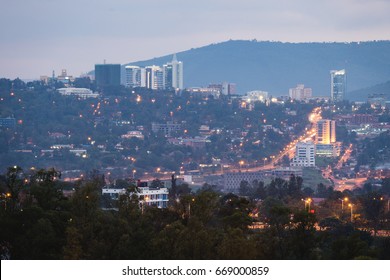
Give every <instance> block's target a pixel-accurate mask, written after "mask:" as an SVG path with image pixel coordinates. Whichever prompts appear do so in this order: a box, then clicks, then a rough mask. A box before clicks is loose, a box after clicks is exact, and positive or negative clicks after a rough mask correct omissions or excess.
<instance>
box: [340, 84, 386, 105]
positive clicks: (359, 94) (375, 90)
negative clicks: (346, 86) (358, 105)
mask: <svg viewBox="0 0 390 280" xmlns="http://www.w3.org/2000/svg"><path fill="white" fill-rule="evenodd" d="M373 94H383V95H384V96H385V97H386V99H387V100H390V81H387V82H385V83H381V84H378V85H374V86H371V87H367V88H364V89H358V90H354V91H351V92H348V94H347V99H349V100H351V101H366V100H367V98H368V96H369V95H373Z"/></svg>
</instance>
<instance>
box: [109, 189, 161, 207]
mask: <svg viewBox="0 0 390 280" xmlns="http://www.w3.org/2000/svg"><path fill="white" fill-rule="evenodd" d="M102 194H103V195H108V196H110V197H111V198H112V199H118V198H119V196H120V195H125V194H126V189H119V188H109V187H105V188H103V189H102ZM135 194H136V195H137V196H138V198H139V199H140V207H144V206H155V207H157V208H167V207H168V194H169V191H168V189H167V188H150V187H138V192H136V193H135ZM129 195H132V194H129Z"/></svg>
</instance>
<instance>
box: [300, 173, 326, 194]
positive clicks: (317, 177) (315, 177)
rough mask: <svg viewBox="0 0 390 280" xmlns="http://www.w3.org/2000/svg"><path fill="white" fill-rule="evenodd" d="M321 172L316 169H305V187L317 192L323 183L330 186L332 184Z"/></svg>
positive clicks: (303, 175) (303, 174)
mask: <svg viewBox="0 0 390 280" xmlns="http://www.w3.org/2000/svg"><path fill="white" fill-rule="evenodd" d="M321 173H322V172H321V170H317V169H315V168H309V167H307V168H303V172H302V178H303V186H304V188H305V187H309V188H312V189H313V190H316V188H317V185H318V184H320V183H322V184H324V185H325V186H330V184H331V183H330V182H329V181H328V180H326V179H324V178H323V177H322V174H321Z"/></svg>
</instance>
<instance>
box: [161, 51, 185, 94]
mask: <svg viewBox="0 0 390 280" xmlns="http://www.w3.org/2000/svg"><path fill="white" fill-rule="evenodd" d="M163 73H164V74H163V80H164V89H175V90H177V89H180V90H181V89H184V83H183V77H184V75H183V62H182V61H178V60H177V58H176V54H174V55H173V59H172V61H171V62H168V63H167V64H165V65H164V66H163Z"/></svg>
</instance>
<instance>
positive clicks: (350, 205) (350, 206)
mask: <svg viewBox="0 0 390 280" xmlns="http://www.w3.org/2000/svg"><path fill="white" fill-rule="evenodd" d="M348 207H349V208H351V223H352V222H353V204H352V203H350V204H348Z"/></svg>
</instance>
